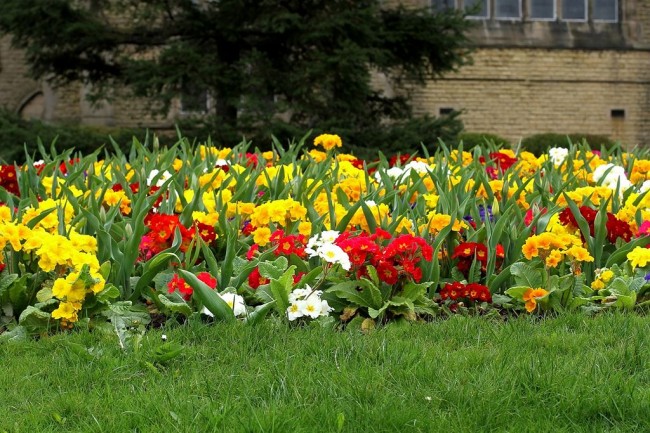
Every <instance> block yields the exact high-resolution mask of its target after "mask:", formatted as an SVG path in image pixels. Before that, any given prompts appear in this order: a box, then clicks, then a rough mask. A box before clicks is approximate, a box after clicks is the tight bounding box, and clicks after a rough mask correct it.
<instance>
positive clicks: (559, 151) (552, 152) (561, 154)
mask: <svg viewBox="0 0 650 433" xmlns="http://www.w3.org/2000/svg"><path fill="white" fill-rule="evenodd" d="M568 155H569V149H565V148H563V147H551V148H550V149H549V150H548V156H549V157H550V158H551V161H553V165H554V166H556V167H557V166H559V165H562V163H563V162H564V161H565V160H566V157H567V156H568Z"/></svg>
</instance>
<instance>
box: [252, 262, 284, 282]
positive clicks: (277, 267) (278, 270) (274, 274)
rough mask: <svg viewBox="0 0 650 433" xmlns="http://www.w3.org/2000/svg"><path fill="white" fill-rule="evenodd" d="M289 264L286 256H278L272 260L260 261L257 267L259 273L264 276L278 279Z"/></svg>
mask: <svg viewBox="0 0 650 433" xmlns="http://www.w3.org/2000/svg"><path fill="white" fill-rule="evenodd" d="M287 266H289V261H288V260H287V258H286V257H278V258H277V259H275V260H274V261H272V262H260V263H259V264H258V268H259V271H260V275H261V276H263V277H264V278H268V279H269V280H272V279H276V280H277V279H279V278H280V277H281V276H282V274H283V273H284V272H285V271H286V269H287Z"/></svg>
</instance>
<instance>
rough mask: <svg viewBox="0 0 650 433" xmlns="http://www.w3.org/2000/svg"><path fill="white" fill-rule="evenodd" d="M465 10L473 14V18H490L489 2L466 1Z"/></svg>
mask: <svg viewBox="0 0 650 433" xmlns="http://www.w3.org/2000/svg"><path fill="white" fill-rule="evenodd" d="M477 8H478V9H477ZM465 9H467V10H468V11H469V12H470V13H471V15H470V16H472V17H482V18H487V17H488V16H489V15H488V0H466V1H465Z"/></svg>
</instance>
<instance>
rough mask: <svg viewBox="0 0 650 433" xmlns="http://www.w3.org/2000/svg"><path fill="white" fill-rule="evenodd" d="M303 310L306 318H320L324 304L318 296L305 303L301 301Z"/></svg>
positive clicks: (308, 299)
mask: <svg viewBox="0 0 650 433" xmlns="http://www.w3.org/2000/svg"><path fill="white" fill-rule="evenodd" d="M299 305H300V307H301V309H302V314H303V315H304V316H309V317H311V318H312V319H315V318H317V317H318V316H320V313H321V309H322V304H321V300H320V298H319V297H317V296H313V297H312V296H310V297H309V298H307V299H306V300H304V301H301V302H300V303H299Z"/></svg>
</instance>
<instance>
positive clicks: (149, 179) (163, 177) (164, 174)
mask: <svg viewBox="0 0 650 433" xmlns="http://www.w3.org/2000/svg"><path fill="white" fill-rule="evenodd" d="M159 173H160V171H158V170H156V169H155V168H154V169H153V170H151V172H150V173H149V176H147V185H149V186H151V183H152V182H153V180H154V178H155V177H156V176H158V174H159ZM170 177H172V175H171V173H169V172H168V171H167V170H165V171H163V172H162V175H161V176H160V179H158V180H157V181H156V186H158V187H160V186H163V184H164V183H165V181H166V180H167V179H169V178H170Z"/></svg>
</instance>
